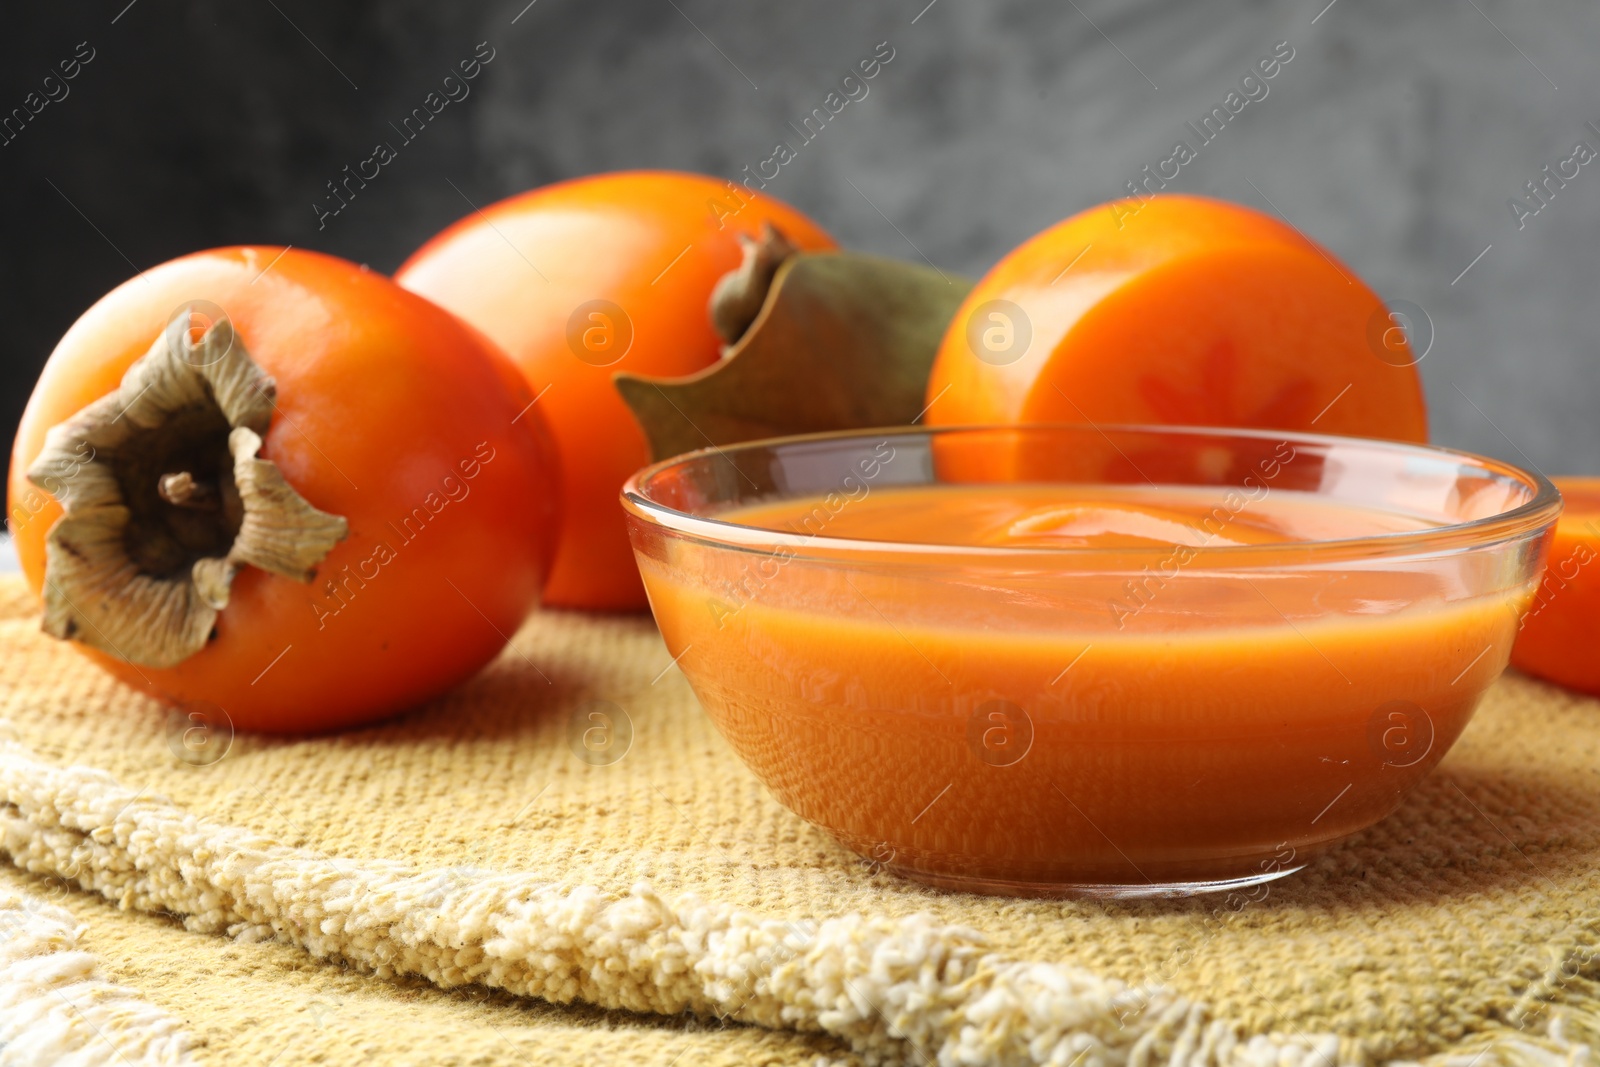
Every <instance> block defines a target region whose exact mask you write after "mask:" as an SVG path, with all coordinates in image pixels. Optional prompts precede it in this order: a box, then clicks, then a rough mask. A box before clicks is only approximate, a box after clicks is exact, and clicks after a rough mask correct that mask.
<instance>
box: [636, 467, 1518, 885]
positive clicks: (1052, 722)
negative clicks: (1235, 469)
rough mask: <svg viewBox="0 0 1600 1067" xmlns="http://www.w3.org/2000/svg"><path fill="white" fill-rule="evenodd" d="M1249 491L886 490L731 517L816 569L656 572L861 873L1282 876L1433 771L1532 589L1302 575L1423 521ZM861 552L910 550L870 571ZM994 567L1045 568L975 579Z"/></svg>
mask: <svg viewBox="0 0 1600 1067" xmlns="http://www.w3.org/2000/svg"><path fill="white" fill-rule="evenodd" d="M1227 492H1229V491H1228V490H1226V489H1225V488H1221V487H1218V488H1215V489H1206V488H1179V487H1170V486H1168V487H1144V488H1139V487H1127V486H1117V487H1107V486H1098V485H1096V486H1082V487H1077V486H1072V485H1027V484H1020V485H1019V484H1006V485H943V486H931V487H926V486H925V487H915V488H912V487H907V488H893V487H874V488H872V489H871V490H870V491H869V492H866V493H864V494H861V495H859V496H858V498H855V499H844V500H842V502H841V498H838V497H837V496H836V497H835V498H833V499H831V500H824V499H821V498H817V499H794V500H784V501H780V502H774V503H763V504H759V505H754V506H750V507H746V508H743V509H740V510H737V511H731V512H723V513H721V514H719V515H717V516H716V518H718V519H722V520H726V521H729V522H736V523H739V524H741V525H745V526H757V527H762V528H767V529H772V530H780V531H793V532H796V533H799V534H802V535H805V536H807V537H809V541H808V542H807V543H806V544H805V545H804V547H803V550H802V549H800V548H796V550H795V551H794V552H790V553H788V554H784V553H783V552H778V553H772V552H745V553H739V552H731V553H730V552H727V551H726V550H718V551H712V550H709V549H706V548H703V547H701V546H700V545H699V544H697V543H695V542H693V541H685V542H680V543H677V544H675V545H673V546H672V550H671V553H670V555H668V556H667V557H666V558H665V559H662V558H646V557H645V556H644V555H641V559H640V566H641V570H642V573H643V575H644V580H645V585H646V588H647V589H648V591H649V594H650V599H651V602H652V605H653V607H654V609H655V614H656V618H657V620H658V621H659V623H660V625H661V629H662V632H663V635H664V636H665V638H666V641H667V645H668V648H669V651H670V652H671V653H672V654H674V655H680V654H681V655H682V660H681V663H682V666H683V668H684V670H685V672H686V673H687V675H688V676H689V679H690V681H691V683H692V684H693V686H694V688H695V691H696V692H697V694H698V695H699V697H700V699H701V701H702V703H703V704H704V705H705V706H706V708H707V710H708V711H709V713H710V714H711V715H712V717H713V718H714V719H715V720H716V722H717V724H718V725H719V727H720V728H721V730H722V731H723V733H724V735H725V736H726V737H727V739H728V741H729V742H730V743H731V744H732V745H733V746H734V747H735V749H737V750H738V751H739V753H740V754H741V755H742V756H743V757H744V759H745V760H746V762H747V763H748V764H749V765H750V766H751V767H752V768H753V769H754V770H755V771H756V772H757V773H758V774H759V775H760V776H761V777H762V778H763V779H764V781H765V782H766V784H767V785H768V786H769V787H770V788H771V789H772V790H773V791H774V792H775V793H776V794H777V795H778V797H779V798H780V799H781V800H782V801H783V802H784V803H786V804H787V805H788V806H790V807H791V808H793V809H794V810H795V811H796V812H798V813H799V814H801V815H802V816H804V817H806V818H808V819H810V820H812V821H813V822H815V823H817V824H819V825H821V826H823V827H824V828H826V829H827V830H829V831H831V832H832V833H833V834H835V835H836V836H837V837H838V838H839V839H841V840H842V841H843V842H844V843H845V844H847V845H848V846H850V847H851V848H853V849H855V850H857V851H859V852H861V853H862V854H864V855H866V856H868V857H870V858H872V859H874V860H878V861H882V862H883V863H886V864H888V865H889V866H891V867H893V868H895V869H898V870H900V871H902V872H904V873H909V874H912V875H914V876H918V877H922V878H925V879H929V880H933V881H937V882H943V883H946V884H954V885H967V886H974V887H983V888H1005V887H1019V888H1030V887H1031V888H1038V887H1042V886H1057V887H1059V886H1070V885H1087V884H1110V885H1125V886H1129V887H1137V886H1141V885H1146V884H1151V883H1162V884H1173V883H1178V884H1183V883H1199V882H1207V881H1217V880H1226V879H1233V878H1249V877H1259V876H1260V875H1261V874H1262V873H1263V872H1266V873H1272V872H1276V871H1287V870H1291V869H1294V868H1296V867H1298V866H1300V865H1301V864H1302V863H1303V862H1304V860H1305V858H1306V857H1307V856H1308V855H1309V854H1310V853H1311V852H1312V851H1314V850H1315V849H1317V848H1319V847H1321V846H1323V845H1326V844H1328V843H1330V842H1332V841H1335V840H1337V839H1339V838H1341V837H1344V836H1346V835H1348V834H1350V833H1352V832H1354V831H1356V830H1358V829H1361V828H1363V827H1366V826H1368V825H1370V824H1371V823H1373V822H1374V821H1376V820H1377V819H1379V818H1381V817H1382V816H1383V815H1385V814H1387V813H1388V812H1389V811H1390V810H1392V809H1393V808H1394V807H1395V806H1396V805H1397V804H1398V802H1399V798H1400V797H1401V795H1402V794H1403V793H1404V792H1405V791H1407V790H1408V789H1409V788H1410V787H1411V786H1412V785H1414V784H1415V783H1416V781H1417V780H1418V779H1419V778H1420V777H1422V776H1423V775H1424V774H1426V773H1427V772H1428V771H1429V770H1430V769H1431V768H1432V767H1433V765H1434V764H1435V763H1437V761H1438V760H1439V758H1440V757H1441V756H1442V754H1443V753H1444V751H1445V750H1446V749H1447V748H1448V747H1449V746H1450V744H1451V743H1452V742H1453V741H1454V740H1455V738H1456V736H1457V735H1458V734H1459V733H1460V732H1461V730H1462V729H1463V728H1464V727H1465V726H1466V724H1467V721H1468V719H1469V718H1470V717H1471V715H1472V711H1473V709H1474V707H1475V705H1476V704H1477V702H1478V698H1479V696H1480V695H1481V694H1482V691H1483V690H1484V688H1485V687H1487V685H1488V684H1489V683H1490V682H1491V681H1492V680H1493V679H1494V678H1495V677H1496V676H1497V675H1498V674H1499V673H1500V671H1501V670H1502V669H1503V668H1504V666H1505V662H1506V658H1507V655H1508V652H1509V649H1510V644H1511V640H1512V637H1513V634H1514V632H1515V628H1516V609H1517V608H1519V607H1520V605H1521V601H1522V599H1523V593H1524V592H1525V591H1524V590H1518V591H1517V593H1516V595H1515V596H1512V595H1510V594H1499V595H1496V596H1492V597H1484V596H1472V595H1471V593H1470V591H1471V590H1472V589H1475V588H1483V587H1484V585H1485V583H1484V582H1483V580H1482V579H1481V578H1476V579H1475V577H1474V574H1473V573H1468V571H1467V570H1466V568H1468V567H1470V566H1473V565H1474V564H1472V563H1471V562H1469V561H1467V560H1463V559H1459V558H1456V557H1452V556H1449V555H1448V554H1442V555H1441V557H1440V558H1439V559H1437V560H1434V561H1432V562H1430V563H1429V564H1427V565H1426V566H1419V565H1418V564H1417V563H1416V561H1415V560H1410V561H1405V562H1404V563H1403V565H1401V564H1397V563H1395V562H1394V560H1392V559H1390V558H1388V557H1383V558H1380V556H1379V554H1378V553H1377V552H1376V551H1373V552H1370V553H1367V554H1365V555H1362V554H1360V553H1359V552H1357V553H1352V554H1347V555H1346V556H1345V557H1344V558H1343V559H1341V560H1339V561H1336V562H1335V563H1334V564H1333V565H1331V566H1330V565H1327V564H1326V563H1325V562H1324V561H1323V560H1322V559H1321V558H1320V557H1319V555H1314V554H1312V553H1310V552H1308V548H1309V546H1308V545H1307V544H1306V542H1308V541H1313V540H1315V541H1319V542H1326V541H1329V540H1342V539H1355V538H1365V537H1372V536H1376V535H1394V534H1399V533H1403V532H1406V531H1413V530H1419V529H1425V528H1427V527H1428V526H1429V525H1430V524H1429V523H1428V522H1427V521H1425V520H1424V519H1423V518H1420V517H1418V516H1417V515H1411V514H1407V513H1404V512H1400V511H1378V510H1367V509H1361V508H1356V507H1352V506H1350V505H1347V504H1343V503H1340V502H1337V501H1333V500H1329V499H1327V498H1326V497H1323V496H1314V495H1312V494H1310V493H1304V492H1297V491H1290V490H1273V491H1271V492H1269V493H1267V494H1266V495H1265V496H1263V497H1262V498H1261V499H1259V500H1253V501H1250V502H1248V503H1247V504H1246V505H1245V506H1244V507H1243V508H1242V509H1241V508H1238V507H1235V508H1233V509H1229V508H1227V507H1224V506H1222V505H1221V502H1222V500H1223V498H1224V494H1225V493H1227ZM1232 495H1233V497H1234V499H1235V501H1237V499H1238V494H1236V493H1235V494H1232ZM836 538H851V539H859V540H873V541H893V542H909V544H905V545H902V546H880V552H879V553H877V554H874V555H873V556H872V557H871V558H870V560H869V559H866V558H864V557H862V556H860V555H859V554H857V555H852V554H851V552H852V550H851V549H850V547H849V546H848V545H840V544H837V543H836V542H834V541H833V539H836ZM830 546H831V547H830ZM930 546H931V547H930ZM939 546H944V547H939ZM971 546H994V547H1000V546H1013V547H1017V548H1022V549H1032V550H1035V551H1019V552H1014V553H1008V554H1005V555H1006V556H1007V557H1008V558H1005V559H1003V560H1000V561H998V562H997V561H996V557H995V554H993V553H991V554H988V555H984V556H983V557H982V562H981V566H980V565H979V564H978V563H976V562H974V557H973V554H972V552H971ZM1040 549H1076V550H1080V551H1077V552H1049V551H1037V550H1040ZM1086 549H1087V550H1095V551H1081V550H1086ZM1317 550H1318V553H1319V554H1320V553H1326V551H1327V546H1326V545H1325V544H1320V545H1318V546H1317ZM1241 552H1245V553H1246V554H1247V555H1248V559H1249V563H1248V565H1245V564H1243V563H1241V562H1240V553H1241ZM819 556H821V557H824V558H822V559H818V558H817V557H819ZM1011 556H1014V557H1015V558H1014V559H1012V558H1009V557H1011Z"/></svg>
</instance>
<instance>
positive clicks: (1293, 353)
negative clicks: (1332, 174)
mask: <svg viewBox="0 0 1600 1067" xmlns="http://www.w3.org/2000/svg"><path fill="white" fill-rule="evenodd" d="M1415 318H1420V316H1418V315H1417V314H1416V313H1415V311H1410V312H1402V311H1399V310H1396V311H1394V312H1391V311H1390V309H1389V308H1387V307H1386V306H1385V305H1384V302H1383V301H1382V300H1381V299H1380V298H1379V297H1378V295H1377V294H1376V293H1374V292H1373V291H1372V290H1371V289H1369V288H1368V287H1367V286H1366V285H1364V284H1362V282H1361V280H1360V279H1359V278H1357V277H1356V276H1355V275H1354V274H1353V273H1352V272H1351V271H1350V270H1349V269H1348V268H1347V267H1344V266H1342V265H1341V264H1339V263H1338V262H1336V261H1335V260H1334V259H1333V257H1332V256H1330V255H1329V254H1328V253H1327V252H1326V251H1325V250H1323V249H1322V248H1321V247H1320V246H1318V245H1316V244H1314V243H1312V242H1311V241H1310V240H1308V239H1307V238H1306V237H1304V236H1303V235H1301V234H1300V233H1299V232H1298V231H1296V230H1295V229H1294V228H1292V227H1290V226H1287V225H1285V224H1284V223H1282V222H1279V221H1278V220H1276V219H1274V218H1271V217H1269V216H1267V215H1264V214H1262V213H1260V212H1258V211H1253V210H1251V209H1249V208H1245V207H1241V206H1239V205H1237V204H1229V203H1224V202H1222V201H1218V200H1209V199H1205V198H1201V197H1194V196H1156V197H1153V198H1151V199H1150V200H1149V201H1148V202H1146V203H1145V204H1144V205H1143V206H1142V207H1139V206H1138V205H1137V204H1134V203H1132V202H1123V203H1118V204H1107V205H1102V206H1100V207H1096V208H1091V209H1090V210H1088V211H1085V212H1083V213H1081V214H1078V215H1075V216H1073V217H1072V218H1069V219H1067V220H1065V221H1064V222H1061V223H1058V224H1057V225H1055V226H1054V227H1052V228H1050V229H1048V230H1045V231H1044V232H1043V233H1040V234H1038V235H1037V236H1035V237H1033V238H1032V239H1030V240H1028V241H1027V242H1025V243H1024V244H1022V245H1021V246H1019V247H1018V248H1016V249H1015V250H1013V251H1012V252H1011V253H1009V254H1008V255H1007V256H1005V258H1003V259H1002V260H1000V262H999V263H997V264H996V265H995V267H994V268H993V269H992V270H990V272H989V273H988V275H987V276H986V277H984V278H983V280H982V281H980V282H979V283H978V285H977V286H976V287H975V288H974V289H973V290H972V292H971V293H970V294H969V295H968V297H967V299H966V302H965V303H964V304H963V305H962V307H961V309H960V310H959V311H958V312H957V313H956V316H955V318H954V319H953V320H952V322H951V324H950V327H949V329H948V331H947V332H946V334H945V337H944V341H943V343H942V344H941V346H940V350H939V354H938V357H937V360H936V361H935V364H934V368H933V373H932V375H931V377H930V380H929V382H928V392H927V399H928V402H929V404H930V405H931V406H930V408H929V410H928V416H927V421H928V422H929V423H930V424H935V425H952V424H975V423H1004V424H1012V423H1024V422H1077V423H1082V422H1093V423H1113V422H1114V423H1161V424H1186V425H1206V426H1239V427H1259V428H1275V429H1300V430H1314V431H1320V432H1324V433H1336V434H1354V435H1363V436H1370V437H1386V438H1393V439H1398V440H1405V441H1424V440H1426V439H1427V435H1428V428H1427V415H1426V409H1425V406H1424V403H1423V393H1422V382H1421V379H1420V377H1419V375H1418V374H1417V371H1416V368H1415V363H1416V361H1417V360H1419V359H1421V357H1422V356H1423V355H1425V354H1426V348H1422V349H1421V350H1420V351H1419V350H1416V349H1413V347H1412V342H1413V340H1419V339H1420V337H1419V336H1418V331H1419V330H1423V329H1425V325H1424V324H1422V323H1419V322H1415V321H1413V319H1415Z"/></svg>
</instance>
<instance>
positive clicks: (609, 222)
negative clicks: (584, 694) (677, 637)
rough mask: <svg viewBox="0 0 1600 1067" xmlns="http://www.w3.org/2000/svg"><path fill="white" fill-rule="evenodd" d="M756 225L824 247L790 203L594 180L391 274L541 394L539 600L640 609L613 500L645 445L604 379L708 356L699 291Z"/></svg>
mask: <svg viewBox="0 0 1600 1067" xmlns="http://www.w3.org/2000/svg"><path fill="white" fill-rule="evenodd" d="M768 222H770V223H772V224H774V225H776V226H777V228H778V229H779V230H780V231H781V232H782V233H783V234H784V235H785V236H786V237H787V238H788V239H789V241H790V242H792V243H793V244H794V245H795V246H796V247H798V248H800V249H823V248H831V247H833V246H834V241H833V239H832V238H830V237H829V236H828V235H827V234H826V233H824V232H823V231H822V230H821V229H820V228H819V227H818V226H817V225H816V224H815V223H813V222H812V221H811V220H810V219H808V218H806V217H805V216H804V215H802V214H801V213H800V212H798V211H796V210H795V209H793V208H791V207H789V206H788V205H786V204H783V203H781V202H779V201H776V200H773V199H771V198H770V197H766V196H763V195H761V194H759V193H756V192H752V191H751V190H749V189H746V188H744V187H740V186H733V185H731V184H730V183H728V182H724V181H721V180H718V179H714V178H709V177H705V176H702V175H695V174H679V173H674V172H668V171H631V172H624V173H616V174H600V175H595V176H593V177H587V178H579V179H575V180H572V181H567V182H561V183H559V184H556V185H550V186H546V187H544V188H542V189H536V190H533V191H532V192H528V193H523V194H521V195H519V196H514V197H511V198H510V199H508V200H502V201H500V202H499V203H497V204H494V205H492V206H490V207H487V208H484V209H483V210H482V211H477V212H474V213H473V214H471V215H468V216H467V217H466V218H464V219H462V220H461V221H460V222H458V223H456V224H455V225H453V226H451V227H450V228H448V229H446V230H445V231H444V232H442V233H440V234H439V235H438V236H437V237H434V238H433V239H432V240H431V241H429V242H428V243H427V244H425V245H423V246H422V248H420V249H419V250H418V251H417V252H416V254H414V255H413V256H412V257H411V258H410V259H409V260H407V261H406V263H405V264H404V265H403V266H402V267H401V268H400V270H399V271H397V272H396V273H395V280H396V281H398V282H399V283H400V284H401V285H403V286H405V287H406V288H408V289H410V290H412V291H414V292H417V293H421V294H422V295H423V296H426V297H428V298H429V299H431V300H434V301H436V302H437V303H439V304H441V305H442V306H444V307H446V308H448V309H450V310H451V311H453V312H455V313H456V314H457V315H460V316H461V317H462V318H464V319H466V320H467V321H468V322H470V323H472V324H473V325H474V326H476V327H478V328H479V329H480V330H482V331H483V332H484V333H486V334H488V335H489V336H490V337H491V338H493V339H494V340H495V341H497V342H499V343H500V345H501V347H503V348H504V349H505V350H506V351H507V352H508V353H510V355H511V357H512V359H514V360H515V361H516V362H517V364H518V366H520V367H521V368H522V371H523V373H524V374H526V375H527V378H528V381H529V383H530V384H531V385H532V387H533V389H534V391H535V393H536V394H537V395H538V396H539V398H540V399H539V402H538V406H539V408H540V409H542V410H543V411H544V412H545V415H546V418H547V420H548V422H549V424H550V427H551V430H552V432H553V433H554V435H555V438H556V443H557V447H558V450H559V453H560V459H561V468H562V481H563V490H562V493H563V499H562V520H561V522H562V525H561V531H560V534H559V537H558V540H557V547H556V558H555V564H554V568H553V570H552V572H551V575H550V580H549V582H548V584H547V585H546V588H545V602H546V603H548V604H552V605H559V606H564V607H575V608H599V609H637V608H642V607H644V605H645V599H644V587H643V586H642V585H641V584H640V581H639V573H638V569H637V567H636V566H635V565H634V562H633V549H632V547H631V546H630V545H629V543H628V536H627V528H626V526H625V524H624V521H623V515H622V510H621V508H620V507H619V506H618V504H617V494H618V492H619V490H620V489H621V488H622V483H623V481H624V480H625V479H626V478H627V477H628V475H630V474H632V473H633V472H634V471H635V470H637V469H638V468H640V467H642V466H644V465H645V464H646V463H647V462H649V460H650V452H649V447H648V445H647V443H646V441H645V437H644V433H643V431H642V430H641V429H640V428H639V425H638V423H637V422H636V421H635V420H634V418H633V415H632V413H631V412H630V411H629V410H628V407H627V405H626V404H624V403H623V401H622V397H621V395H620V394H619V393H618V392H617V390H616V387H615V385H613V383H612V375H613V374H615V373H617V372H619V371H630V372H635V373H639V374H653V375H684V374H690V373H693V372H694V371H697V370H700V369H701V368H703V367H707V366H710V365H711V364H712V363H714V362H716V360H717V358H718V355H719V352H720V348H721V345H720V341H719V339H718V337H717V335H716V334H715V333H714V332H713V329H712V324H711V320H710V318H709V315H708V311H707V305H708V303H709V300H710V296H711V291H712V288H713V287H714V286H715V285H716V283H717V281H718V279H720V278H721V277H722V276H723V275H724V274H726V273H727V272H728V271H731V270H733V269H734V268H736V267H738V266H739V264H740V260H741V246H740V241H739V235H741V234H743V235H747V236H751V237H753V236H755V235H757V234H759V233H760V232H761V228H762V224H763V223H768Z"/></svg>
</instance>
